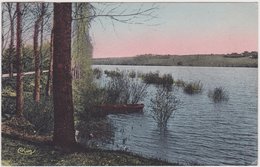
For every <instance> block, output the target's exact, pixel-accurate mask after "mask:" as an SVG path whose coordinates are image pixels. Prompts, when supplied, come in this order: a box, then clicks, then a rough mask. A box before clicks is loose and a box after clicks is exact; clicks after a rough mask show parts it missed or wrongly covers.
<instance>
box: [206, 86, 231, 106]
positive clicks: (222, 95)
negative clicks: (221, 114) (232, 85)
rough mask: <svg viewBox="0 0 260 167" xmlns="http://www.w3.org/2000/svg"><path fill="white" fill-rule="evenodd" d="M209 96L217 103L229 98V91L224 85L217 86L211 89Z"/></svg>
mask: <svg viewBox="0 0 260 167" xmlns="http://www.w3.org/2000/svg"><path fill="white" fill-rule="evenodd" d="M208 97H209V98H210V99H212V101H213V102H215V103H218V102H222V101H228V100H229V95H228V92H227V91H226V90H225V89H224V88H222V87H217V88H215V89H214V90H213V91H211V90H210V91H209V92H208Z"/></svg>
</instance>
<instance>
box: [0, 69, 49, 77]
mask: <svg viewBox="0 0 260 167" xmlns="http://www.w3.org/2000/svg"><path fill="white" fill-rule="evenodd" d="M48 71H49V70H43V71H42V72H43V73H46V72H48ZM34 73H35V71H30V72H25V73H23V75H32V74H34ZM16 76H17V73H14V77H16ZM8 77H9V74H2V78H8Z"/></svg>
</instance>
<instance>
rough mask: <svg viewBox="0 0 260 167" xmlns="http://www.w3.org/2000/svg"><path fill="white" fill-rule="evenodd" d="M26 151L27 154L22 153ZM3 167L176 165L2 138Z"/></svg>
mask: <svg viewBox="0 0 260 167" xmlns="http://www.w3.org/2000/svg"><path fill="white" fill-rule="evenodd" d="M19 149H20V150H23V149H25V152H26V151H28V152H31V153H30V154H23V152H19V151H18V150H19ZM2 165H8V166H24V165H26V166H38V165H42V166H43V165H44V166H45V165H48V166H56V165H66V166H82V165H84V166H85V165H98V166H100V165H174V164H170V163H167V162H163V161H159V160H155V159H147V158H143V157H140V156H137V155H132V154H130V153H126V152H121V151H103V150H98V149H95V150H94V149H86V150H85V151H80V152H72V153H64V152H62V151H61V150H59V149H55V148H53V147H51V146H49V145H46V144H40V143H32V142H28V141H23V140H18V139H14V138H12V137H10V136H6V135H2Z"/></svg>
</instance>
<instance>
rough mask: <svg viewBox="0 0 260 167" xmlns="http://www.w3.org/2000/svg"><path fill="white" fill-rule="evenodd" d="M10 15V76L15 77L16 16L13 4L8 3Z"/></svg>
mask: <svg viewBox="0 0 260 167" xmlns="http://www.w3.org/2000/svg"><path fill="white" fill-rule="evenodd" d="M7 5H8V14H9V19H10V32H11V36H10V44H9V56H8V61H9V62H8V66H9V76H10V77H13V59H14V16H12V3H7Z"/></svg>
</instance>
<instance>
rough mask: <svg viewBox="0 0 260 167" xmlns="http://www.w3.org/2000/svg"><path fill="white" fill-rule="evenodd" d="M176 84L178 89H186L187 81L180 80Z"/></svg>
mask: <svg viewBox="0 0 260 167" xmlns="http://www.w3.org/2000/svg"><path fill="white" fill-rule="evenodd" d="M174 84H175V85H176V86H178V87H185V85H186V83H185V81H183V80H181V79H178V80H177V81H175V82H174Z"/></svg>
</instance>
